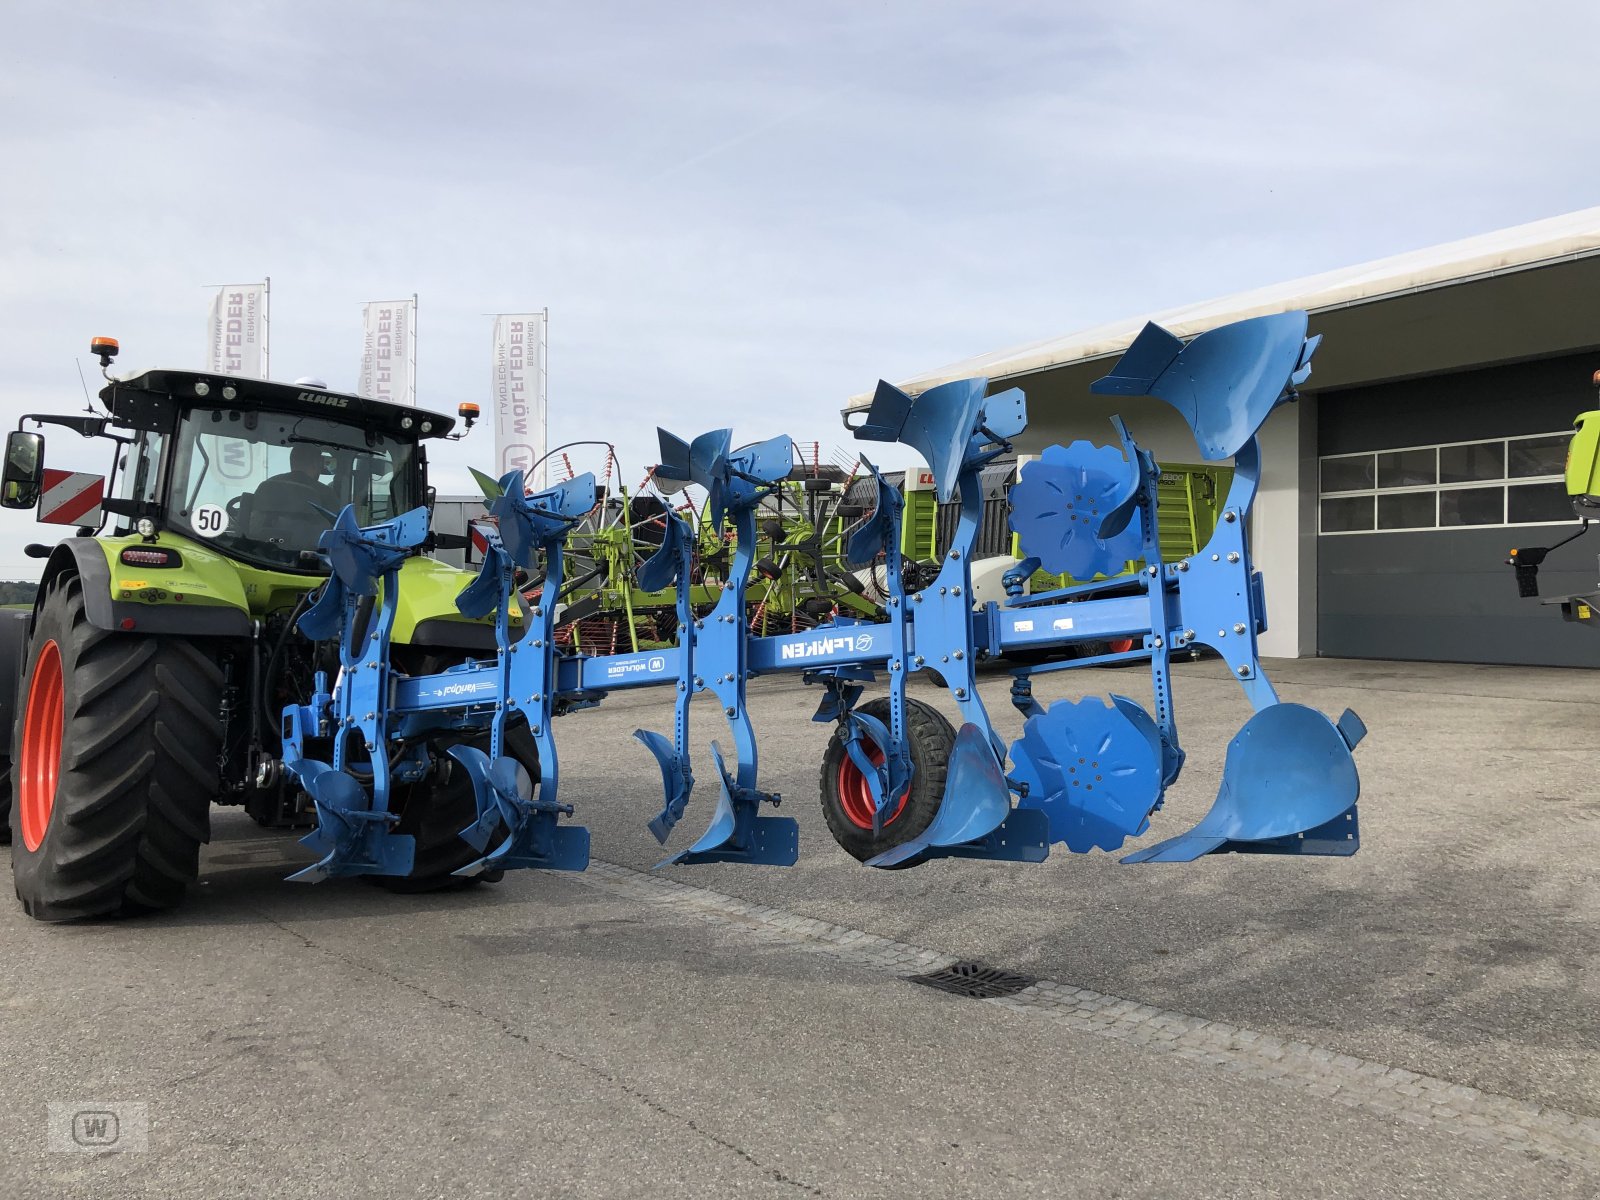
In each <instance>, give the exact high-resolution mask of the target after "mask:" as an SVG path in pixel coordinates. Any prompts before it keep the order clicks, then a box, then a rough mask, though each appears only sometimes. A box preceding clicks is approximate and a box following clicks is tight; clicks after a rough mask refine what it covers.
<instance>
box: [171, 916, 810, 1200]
mask: <svg viewBox="0 0 1600 1200" xmlns="http://www.w3.org/2000/svg"><path fill="white" fill-rule="evenodd" d="M254 911H255V912H256V914H257V915H258V916H259V917H260V918H261V919H262V920H263V921H265V922H266V923H267V924H269V925H272V926H274V927H275V928H277V929H280V930H282V931H283V932H284V933H287V934H288V935H289V936H290V937H293V938H296V939H298V940H299V941H300V943H301V944H302V945H303V946H305V947H306V948H307V949H308V950H316V951H319V952H320V953H322V954H326V955H328V956H329V957H330V958H334V959H337V960H338V961H339V962H341V963H344V964H345V965H346V966H348V967H353V968H355V969H356V970H358V971H364V972H365V973H367V974H368V975H372V976H375V977H376V978H379V979H382V980H385V981H387V982H389V983H392V984H394V985H395V986H396V987H401V988H405V989H406V990H407V991H409V992H413V993H415V994H416V995H418V996H421V997H422V998H423V999H425V1000H427V1001H428V1002H429V1003H431V1004H435V1005H438V1006H439V1007H440V1008H443V1009H447V1010H450V1011H455V1012H462V1013H466V1014H468V1015H470V1016H474V1017H477V1018H478V1019H479V1020H481V1021H484V1022H486V1023H487V1024H489V1025H492V1026H494V1027H495V1028H496V1029H498V1030H499V1031H500V1033H501V1034H502V1035H504V1036H505V1037H508V1038H510V1039H511V1040H512V1041H515V1042H520V1043H521V1044H522V1045H524V1046H527V1047H528V1048H529V1049H530V1050H537V1051H538V1052H539V1053H541V1054H548V1055H549V1056H550V1057H551V1058H554V1059H557V1060H559V1061H560V1062H564V1063H566V1064H567V1065H569V1066H573V1067H577V1068H578V1069H579V1070H581V1071H583V1072H585V1073H586V1074H589V1075H592V1076H593V1077H594V1078H596V1079H599V1080H601V1081H602V1082H604V1083H606V1084H608V1085H610V1086H611V1087H613V1088H615V1089H616V1090H617V1091H619V1092H621V1093H622V1094H623V1095H624V1096H626V1097H628V1099H630V1100H632V1101H633V1102H634V1103H636V1104H638V1105H640V1106H641V1107H643V1108H646V1109H649V1110H650V1111H651V1112H653V1113H655V1114H656V1115H657V1116H661V1117H665V1118H667V1119H668V1120H670V1121H673V1122H676V1123H677V1124H679V1125H681V1126H683V1127H684V1128H685V1129H688V1130H689V1131H690V1132H692V1133H694V1134H695V1135H696V1136H697V1137H700V1138H701V1139H703V1140H704V1141H706V1142H709V1143H710V1144H712V1145H714V1146H718V1147H720V1148H721V1149H723V1150H726V1151H728V1153H730V1154H733V1155H735V1156H737V1157H738V1158H740V1159H743V1160H744V1161H745V1162H746V1163H748V1164H749V1165H750V1166H752V1167H754V1168H755V1169H756V1170H758V1171H760V1172H761V1173H762V1174H764V1175H765V1176H766V1177H767V1178H768V1179H771V1180H772V1181H773V1182H774V1183H781V1184H784V1185H785V1186H787V1187H792V1188H795V1189H796V1190H798V1191H801V1192H804V1193H806V1194H807V1195H810V1196H825V1195H827V1193H826V1192H824V1191H823V1190H822V1189H821V1188H820V1187H817V1186H816V1185H815V1184H811V1183H807V1182H805V1181H804V1180H801V1179H796V1178H795V1177H794V1176H792V1175H790V1174H788V1173H787V1172H785V1171H783V1170H782V1169H780V1168H778V1167H775V1166H772V1165H771V1164H770V1163H766V1162H763V1161H762V1160H761V1159H760V1158H758V1157H756V1155H755V1154H753V1153H751V1152H750V1151H749V1150H746V1149H745V1148H744V1147H743V1146H741V1145H739V1144H738V1143H737V1142H734V1141H731V1140H729V1139H728V1138H725V1137H723V1136H722V1135H721V1134H718V1133H714V1132H712V1131H711V1130H709V1129H707V1128H705V1127H704V1126H703V1125H701V1124H699V1123H698V1122H697V1121H695V1119H694V1118H693V1117H689V1116H685V1115H684V1114H682V1113H679V1112H675V1111H674V1110H673V1109H671V1108H669V1107H668V1106H667V1105H666V1104H664V1103H662V1102H661V1101H660V1100H657V1099H656V1098H655V1097H654V1096H652V1095H650V1094H649V1093H648V1092H645V1091H643V1090H642V1089H640V1088H637V1087H635V1086H634V1085H633V1084H631V1083H628V1082H627V1081H626V1080H623V1079H621V1078H619V1077H618V1076H616V1075H615V1074H613V1073H612V1072H610V1071H608V1070H606V1069H605V1068H604V1067H601V1066H598V1065H596V1064H595V1063H592V1062H590V1061H589V1060H588V1059H586V1058H584V1057H583V1056H582V1055H580V1054H574V1053H573V1052H572V1051H570V1050H564V1049H562V1048H561V1047H559V1046H552V1045H550V1044H548V1043H547V1042H541V1041H539V1040H538V1039H536V1038H532V1037H529V1036H528V1035H527V1034H526V1033H524V1032H522V1030H520V1029H517V1028H516V1027H514V1026H513V1025H512V1024H511V1023H510V1022H509V1021H507V1020H505V1019H504V1018H503V1017H499V1016H496V1015H495V1014H494V1013H492V1012H487V1011H485V1010H484V1009H481V1008H478V1007H476V1006H474V1005H471V1004H465V1003H463V1002H462V1001H460V1000H452V999H451V998H450V997H448V996H441V995H439V994H438V993H437V992H434V991H431V990H430V989H428V988H426V987H424V986H423V985H422V984H420V983H414V982H413V981H411V980H409V979H404V978H402V977H401V976H399V975H396V974H395V973H394V972H392V971H387V970H385V969H383V968H382V967H377V966H373V965H372V964H371V963H367V962H362V961H361V960H360V959H358V958H353V957H351V956H350V955H348V954H344V953H341V952H340V951H338V950H336V949H334V948H333V947H332V946H325V945H323V944H322V943H321V942H317V941H314V940H313V939H312V938H309V937H307V936H306V935H305V934H303V933H301V932H300V931H299V930H298V929H296V928H294V927H293V926H292V925H286V924H284V923H283V922H282V921H280V920H278V919H277V918H276V917H273V916H271V915H269V914H268V913H265V912H262V911H261V910H260V909H256V910H254ZM224 1061H227V1060H224ZM216 1065H217V1066H220V1065H222V1064H221V1063H218V1064H216ZM213 1069H215V1068H214V1067H213V1068H207V1070H213ZM205 1073H206V1072H205V1071H201V1072H198V1074H205ZM174 1082H181V1081H174Z"/></svg>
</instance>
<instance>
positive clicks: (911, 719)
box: [821, 696, 956, 862]
mask: <svg viewBox="0 0 1600 1200" xmlns="http://www.w3.org/2000/svg"><path fill="white" fill-rule="evenodd" d="M860 711H861V712H862V713H864V714H865V715H867V716H869V717H876V718H877V719H878V720H880V721H882V722H883V723H884V725H885V726H887V725H888V724H889V698H888V697H887V696H879V697H877V698H876V699H873V700H869V701H867V703H865V704H863V705H862V706H861V710H860ZM905 735H906V741H907V743H908V744H909V747H910V750H911V783H910V784H909V785H908V786H907V788H906V790H905V791H904V792H903V793H901V795H900V796H899V798H898V799H897V800H893V801H891V802H890V803H889V806H888V808H887V810H886V811H885V812H884V815H883V821H882V824H881V826H880V827H879V830H878V833H877V835H876V836H874V835H873V832H872V809H873V803H872V793H871V791H870V789H869V788H868V787H867V781H866V778H865V776H863V775H862V774H861V772H860V770H859V769H858V768H857V767H856V765H855V763H854V762H853V761H851V758H850V755H849V754H848V753H847V752H846V750H845V735H844V726H843V725H839V726H838V727H836V728H835V729H834V732H833V737H832V738H831V739H829V741H828V748H827V750H826V751H825V752H824V753H823V755H822V778H821V791H822V815H823V817H824V819H825V820H826V821H827V822H828V831H829V832H830V833H832V834H833V840H834V841H836V842H838V843H839V845H840V846H842V847H844V849H845V850H846V851H847V852H848V853H849V854H851V855H852V856H853V857H855V858H857V859H859V860H861V861H862V862H865V861H866V860H867V859H869V858H875V857H876V856H878V855H879V854H882V853H883V852H884V851H885V850H892V849H893V848H894V847H896V846H898V845H900V844H901V843H902V842H908V841H910V840H911V839H912V838H914V837H916V836H917V835H918V834H920V833H922V832H923V830H925V829H927V828H928V826H929V824H930V823H932V821H933V818H934V816H935V815H936V814H937V813H938V811H939V805H940V804H941V803H943V801H944V781H945V772H946V771H947V769H948V768H949V765H950V750H951V748H952V747H953V746H954V745H955V741H956V731H955V729H954V728H953V727H952V726H951V724H950V722H949V721H947V720H946V719H945V716H944V714H943V713H941V712H940V711H939V710H938V709H936V708H934V707H933V706H932V705H931V704H926V703H924V702H923V701H921V700H913V699H911V698H910V697H907V698H906V728H905ZM863 740H864V741H865V749H866V751H867V756H868V757H869V758H870V759H871V760H872V761H873V763H874V764H877V763H881V762H882V761H883V750H882V749H881V748H880V747H878V746H877V745H875V744H873V743H872V742H871V741H870V740H868V739H865V738H864V739H863Z"/></svg>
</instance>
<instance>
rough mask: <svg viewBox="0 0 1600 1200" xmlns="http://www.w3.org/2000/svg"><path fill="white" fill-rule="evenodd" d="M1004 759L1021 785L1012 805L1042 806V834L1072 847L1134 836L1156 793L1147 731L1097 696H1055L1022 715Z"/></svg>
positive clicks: (1107, 845)
mask: <svg viewBox="0 0 1600 1200" xmlns="http://www.w3.org/2000/svg"><path fill="white" fill-rule="evenodd" d="M1011 761H1012V764H1013V766H1012V772H1011V773H1012V776H1013V777H1014V778H1016V779H1018V780H1020V781H1022V782H1025V783H1026V784H1027V785H1028V794H1027V795H1026V796H1024V797H1023V798H1022V799H1021V800H1020V801H1019V802H1018V807H1019V808H1037V809H1042V810H1043V811H1044V813H1045V815H1046V816H1048V817H1049V818H1050V840H1051V841H1053V842H1065V843H1066V845H1067V849H1069V850H1072V851H1074V852H1076V853H1078V854H1084V853H1087V852H1088V851H1089V850H1092V849H1094V848H1095V847H1099V848H1100V849H1101V850H1116V849H1118V848H1120V847H1121V845H1122V843H1123V841H1124V840H1125V839H1127V838H1129V837H1137V836H1138V835H1139V834H1141V833H1143V832H1144V831H1145V829H1146V828H1148V827H1149V824H1150V822H1149V816H1150V812H1151V810H1152V809H1154V808H1155V806H1156V804H1157V803H1158V802H1159V801H1160V799H1161V757H1160V754H1159V752H1158V751H1157V749H1156V747H1155V746H1153V745H1152V744H1151V739H1150V738H1149V737H1148V736H1147V732H1146V731H1145V730H1144V729H1141V728H1140V727H1139V726H1138V725H1136V724H1135V723H1134V722H1133V721H1131V720H1129V719H1128V716H1127V714H1126V713H1124V712H1123V711H1122V710H1121V709H1120V708H1119V707H1115V706H1110V707H1108V706H1107V705H1105V704H1103V703H1101V701H1100V700H1099V699H1098V698H1097V697H1093V696H1091V697H1088V698H1086V699H1083V700H1077V701H1072V700H1058V701H1056V703H1054V704H1052V705H1051V706H1050V707H1049V708H1048V709H1046V710H1045V711H1044V712H1043V713H1041V714H1040V715H1039V716H1036V717H1030V718H1029V719H1028V723H1027V724H1026V725H1024V726H1023V728H1022V738H1021V740H1019V741H1018V742H1016V743H1015V744H1014V745H1013V746H1012V747H1011Z"/></svg>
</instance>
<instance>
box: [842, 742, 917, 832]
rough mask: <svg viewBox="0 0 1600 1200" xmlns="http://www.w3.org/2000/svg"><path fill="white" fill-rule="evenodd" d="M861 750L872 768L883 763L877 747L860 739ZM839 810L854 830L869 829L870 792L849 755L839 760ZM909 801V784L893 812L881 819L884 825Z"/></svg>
mask: <svg viewBox="0 0 1600 1200" xmlns="http://www.w3.org/2000/svg"><path fill="white" fill-rule="evenodd" d="M861 748H862V749H863V750H865V751H866V752H867V758H868V759H870V760H871V762H872V765H873V766H875V767H876V766H880V765H881V764H882V763H883V751H882V750H880V749H878V744H877V743H876V742H874V741H872V740H870V739H869V738H867V737H862V739H861ZM838 785H839V807H840V808H842V809H843V810H844V815H845V816H846V817H848V818H849V820H850V824H852V825H854V826H855V827H856V828H857V829H865V830H867V831H869V832H870V831H871V829H872V810H873V808H874V805H873V803H872V789H871V788H870V787H868V786H867V779H866V776H864V775H863V774H862V773H861V772H860V771H858V770H857V769H856V764H855V762H854V761H853V760H852V759H851V758H850V755H849V752H848V751H847V752H846V753H845V756H844V757H843V758H842V759H840V760H839V778H838ZM909 799H911V785H910V784H909V783H908V784H906V790H905V791H903V792H901V793H900V802H899V803H898V804H896V805H895V806H894V811H893V812H890V813H888V814H887V815H885V817H884V818H883V824H884V825H885V826H888V825H890V824H892V823H893V822H894V819H895V818H896V817H898V816H899V815H900V814H901V813H902V812H904V811H905V807H906V801H907V800H909Z"/></svg>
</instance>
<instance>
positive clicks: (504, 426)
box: [491, 312, 549, 489]
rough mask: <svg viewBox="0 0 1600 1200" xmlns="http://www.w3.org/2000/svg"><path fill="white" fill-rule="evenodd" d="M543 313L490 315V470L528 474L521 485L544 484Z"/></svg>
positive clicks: (545, 314)
mask: <svg viewBox="0 0 1600 1200" xmlns="http://www.w3.org/2000/svg"><path fill="white" fill-rule="evenodd" d="M548 324H549V313H548V312H539V313H525V314H522V315H504V314H503V315H501V316H498V317H496V318H495V319H494V364H493V374H492V376H491V378H492V383H491V388H492V392H493V400H494V461H495V474H496V475H497V476H499V475H504V474H505V473H506V472H507V471H516V470H521V471H525V472H530V474H529V475H528V477H527V483H528V486H529V487H530V488H534V489H538V488H542V487H544V485H545V470H546V467H545V464H543V463H540V465H539V467H538V470H537V471H535V470H533V464H534V463H537V462H539V460H540V459H542V458H544V452H545V423H546V417H547V411H548V410H547V407H546V395H545V386H546V371H545V368H546V365H547V359H546V349H547V347H546V343H545V332H546V327H547V326H548Z"/></svg>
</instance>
